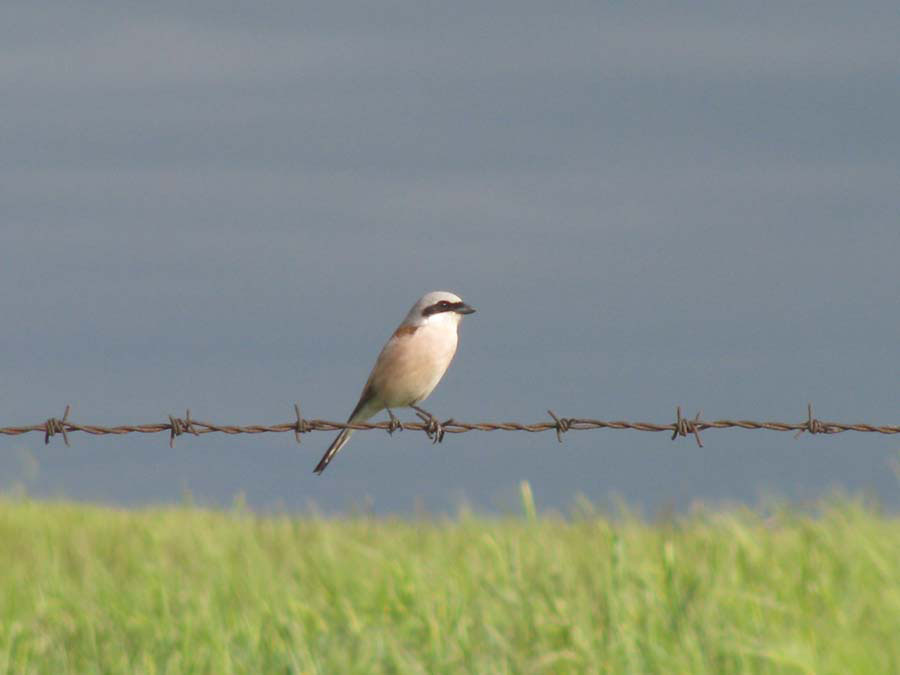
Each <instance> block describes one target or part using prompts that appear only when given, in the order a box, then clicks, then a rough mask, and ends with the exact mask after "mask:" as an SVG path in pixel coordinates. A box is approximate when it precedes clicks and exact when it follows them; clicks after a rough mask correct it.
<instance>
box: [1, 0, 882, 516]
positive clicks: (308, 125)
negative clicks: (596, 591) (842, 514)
mask: <svg viewBox="0 0 900 675" xmlns="http://www.w3.org/2000/svg"><path fill="white" fill-rule="evenodd" d="M0 11H2V14H3V16H2V21H0V91H2V92H3V104H2V115H0V144H2V145H0V203H2V205H3V208H2V212H0V246H2V248H0V285H2V288H3V289H4V292H3V293H2V295H0V316H3V318H4V321H3V330H2V332H0V373H2V382H3V386H2V387H0V410H2V413H0V424H2V425H4V426H5V425H15V424H25V423H35V422H39V421H41V420H43V419H45V418H46V417H48V416H51V415H60V414H61V412H62V409H63V408H64V406H65V404H66V403H71V404H72V405H73V412H72V417H73V419H76V420H77V421H81V422H93V423H100V424H115V423H125V422H133V423H141V422H150V421H155V420H159V421H164V420H166V418H167V416H168V415H169V414H177V415H182V414H183V413H184V410H185V409H186V408H188V407H190V408H191V410H192V412H193V415H194V416H195V417H196V418H198V419H209V420H211V421H217V422H226V423H259V422H283V421H288V420H290V419H291V417H292V416H293V411H292V405H293V402H294V401H295V400H296V401H299V402H300V403H301V405H302V407H303V410H304V412H305V414H306V415H308V416H310V417H321V418H326V419H343V418H345V417H346V415H347V414H348V412H349V411H350V409H351V408H352V407H353V405H354V404H355V402H356V398H357V397H358V395H359V390H360V388H361V386H362V384H363V382H364V380H365V377H366V374H367V373H368V370H369V368H370V367H371V364H372V362H373V359H374V357H375V355H376V354H377V353H378V350H379V349H380V348H381V345H382V344H383V342H384V340H385V339H386V337H387V336H388V335H389V334H390V333H391V331H392V330H393V328H394V327H395V325H396V323H397V322H398V321H399V320H400V319H401V318H402V317H403V316H404V314H405V313H406V311H407V310H408V309H409V306H410V305H411V304H412V303H413V302H414V301H415V300H416V299H417V298H418V297H419V296H420V295H421V294H422V293H424V292H426V291H429V290H437V289H446V290H452V291H455V292H457V293H459V294H460V295H462V296H463V297H464V298H465V299H466V300H467V301H469V302H470V303H471V304H473V305H475V306H476V307H478V309H479V312H478V313H477V314H475V315H474V316H472V317H470V318H468V319H467V320H466V321H465V322H464V324H463V326H462V335H461V343H460V349H459V352H458V354H457V358H456V361H455V362H454V365H453V367H452V368H451V369H450V371H449V373H448V375H447V376H446V377H445V379H444V381H443V382H442V383H441V385H440V386H439V387H438V389H437V390H436V391H435V393H434V394H433V395H432V397H431V398H430V399H429V400H428V401H427V402H426V404H427V407H428V408H429V409H430V410H433V411H434V412H435V413H436V414H438V415H439V416H440V417H442V418H445V417H451V416H452V417H455V418H456V419H461V420H467V421H481V420H491V421H494V420H516V421H523V422H525V421H537V420H541V419H545V418H546V417H547V416H546V412H545V411H546V410H547V408H552V409H553V410H555V411H556V412H557V413H558V414H561V415H566V416H584V417H598V418H602V419H629V420H648V421H656V422H667V421H670V420H671V419H672V418H673V417H674V409H675V406H676V405H678V404H680V405H682V406H683V407H684V408H685V411H686V412H689V413H691V414H693V413H694V412H696V410H698V409H701V410H702V411H703V416H704V417H705V418H707V419H714V418H720V417H742V418H750V419H778V420H788V421H799V420H800V419H802V418H803V417H805V406H806V403H807V401H812V402H813V403H814V404H815V406H816V413H817V415H818V416H819V417H821V418H823V419H835V420H839V421H869V422H873V423H886V424H887V423H891V424H897V423H898V421H900V407H898V400H900V396H898V382H900V366H898V349H897V344H898V333H900V312H898V309H900V294H898V290H900V270H898V254H900V189H898V186H900V134H898V132H897V120H898V119H900V87H898V86H897V83H898V82H900V42H898V40H897V35H898V34H900V9H898V7H897V5H896V3H893V2H884V3H877V2H860V3H852V4H851V3H815V4H809V3H803V4H801V3H794V4H786V3H763V4H759V3H757V4H755V5H753V6H752V7H751V6H747V7H741V8H736V7H732V6H728V7H726V6H724V5H722V4H721V3H689V4H687V5H684V6H681V7H679V8H678V9H677V10H676V9H673V8H671V7H669V6H668V5H667V4H664V3H659V4H658V5H654V4H642V5H641V6H640V7H638V6H635V5H631V4H624V3H610V4H608V5H604V4H601V3H595V2H584V3H577V2H576V3H555V4H553V3H523V2H515V3H513V2H498V3H474V2H472V3H468V2H463V3H453V4H452V5H449V4H447V3H422V2H408V1H400V2H393V3H382V4H381V5H380V6H379V7H378V8H377V11H375V9H374V7H373V6H372V5H371V4H368V5H367V4H364V3H360V4H351V3H327V4H325V3H323V4H322V6H321V8H320V9H318V10H316V9H308V8H306V7H303V6H301V5H300V4H298V3H293V2H290V3H288V2H285V3H265V5H261V6H257V5H254V6H252V7H250V6H238V5H229V4H223V3H221V2H215V3H212V2H210V3H191V5H190V7H189V8H185V7H183V6H182V3H154V4H152V5H147V4H146V3H134V4H129V3H121V2H118V3H99V2H98V3H81V4H79V5H78V6H77V7H75V6H73V5H65V4H63V3H59V4H54V3H47V4H43V5H35V4H34V3H15V2H14V3H6V4H5V5H4V9H3V10H0ZM404 414H405V415H406V417H409V415H408V414H406V413H404ZM330 440H331V439H330V435H328V434H324V433H317V434H310V435H308V436H306V437H305V438H304V442H303V444H302V446H300V447H299V448H298V447H297V446H296V445H294V443H293V438H292V436H291V435H290V434H285V435H281V436H265V437H264V436H255V437H224V436H206V437H203V438H199V439H195V438H182V439H180V440H179V442H178V443H177V445H176V448H175V449H174V450H170V449H169V448H168V446H167V439H166V437H165V436H164V435H158V436H152V437H142V438H138V437H136V436H128V437H122V438H115V437H103V438H95V437H88V436H85V435H80V434H79V435H74V436H72V443H73V447H72V448H70V449H67V448H65V447H64V446H63V444H62V442H61V441H54V442H53V443H52V444H51V445H50V446H49V447H45V446H44V445H43V438H42V437H41V436H39V435H37V434H34V435H29V436H23V437H18V438H12V437H0V475H2V478H0V486H2V487H3V488H6V489H9V488H11V487H12V486H15V485H17V484H24V485H25V486H26V488H27V490H28V491H29V492H30V493H32V494H35V495H42V496H46V495H50V496H67V497H72V498H78V499H91V500H99V501H104V502H112V503H123V504H142V503H148V502H161V501H173V500H176V501H177V500H180V499H181V498H182V494H183V493H184V492H185V491H190V492H192V493H193V494H194V496H195V498H196V499H197V500H198V501H201V502H207V503H228V502H230V501H231V499H232V498H233V496H234V495H235V494H237V493H239V492H244V493H245V494H246V496H247V499H248V501H249V502H250V503H251V504H254V505H257V506H260V507H266V508H268V507H276V508H277V507H286V508H297V507H303V506H305V505H307V504H308V503H310V502H315V503H317V504H319V505H320V506H321V507H322V508H324V509H326V510H331V509H338V508H346V507H350V506H353V505H354V504H360V503H362V502H364V501H366V500H367V499H369V500H371V501H372V502H373V503H374V508H375V510H376V511H377V512H381V513H386V512H393V511H400V512H405V511H409V510H410V509H412V508H413V504H414V503H415V500H416V498H417V497H420V498H421V499H422V500H423V502H424V504H425V505H426V506H427V507H428V508H430V509H434V510H447V509H450V510H452V509H454V508H455V507H456V505H457V504H458V503H459V502H460V501H462V500H467V501H469V502H470V503H473V504H475V505H477V506H479V507H481V508H489V509H505V508H509V507H510V506H511V505H512V504H513V503H514V500H515V496H514V495H515V489H516V488H515V486H516V485H517V483H518V481H520V480H522V479H528V480H530V481H531V483H532V485H533V488H534V490H535V494H536V498H537V500H538V503H539V504H540V505H544V506H550V507H557V508H565V507H567V506H568V505H570V504H571V503H572V501H573V499H574V497H575V495H576V494H578V493H582V494H585V495H587V496H588V497H589V498H591V499H593V500H595V501H597V502H599V503H601V504H603V503H606V500H607V499H608V498H609V497H610V496H611V495H619V496H622V497H624V498H625V500H626V501H627V502H629V503H630V504H632V505H635V506H637V507H640V508H642V509H644V510H645V511H646V512H653V511H655V510H657V509H659V508H664V507H669V506H675V507H676V508H681V507H684V506H685V505H687V504H690V503H691V502H692V501H694V500H702V501H707V502H721V501H741V502H748V503H755V502H756V501H757V500H758V499H759V498H760V497H761V496H765V495H776V496H782V497H787V498H791V499H799V500H806V499H811V498H815V497H817V496H820V495H823V494H829V493H830V492H831V491H832V490H833V489H834V488H836V487H837V488H840V489H844V490H846V491H849V492H852V493H868V494H873V495H876V496H878V497H879V498H880V499H881V500H882V501H883V502H884V503H885V504H887V505H889V506H891V507H892V508H897V507H898V506H900V489H898V478H897V476H896V475H895V474H894V472H893V471H892V470H891V461H892V460H896V459H897V457H898V444H900V441H898V439H897V438H896V437H888V436H881V435H877V436H876V435H873V436H868V435H862V434H843V435H838V436H835V437H817V438H809V437H803V438H800V439H799V440H794V439H793V437H792V436H791V435H790V434H776V433H768V432H743V431H720V432H716V431H709V432H707V433H706V434H705V437H704V440H705V445H706V447H705V448H703V449H698V448H697V447H696V446H695V445H694V444H693V441H691V440H684V439H681V440H679V441H678V442H676V443H672V442H670V441H669V439H668V437H667V436H665V435H663V434H647V433H638V432H621V431H608V432H585V433H574V432H573V433H570V434H568V435H567V436H566V437H565V442H564V443H563V444H562V445H559V444H557V442H556V439H555V436H554V435H553V434H538V435H527V436H526V435H519V434H510V433H501V432H498V433H493V434H478V433H471V434H465V435H457V436H452V437H449V438H448V439H447V440H446V441H445V442H444V443H443V444H442V445H439V446H431V445H429V444H428V443H427V441H426V439H424V438H423V437H422V435H421V434H415V433H405V434H399V435H394V437H393V438H388V437H387V435H385V434H380V433H374V432H369V433H365V434H358V435H357V436H355V437H354V439H353V441H352V443H351V444H350V445H348V446H347V448H346V449H345V450H344V451H343V452H342V453H341V455H340V456H339V457H338V458H337V460H335V462H334V463H333V464H332V466H330V467H329V469H328V471H327V472H326V473H325V475H324V476H323V477H321V478H319V477H315V476H313V475H312V473H311V471H312V468H313V466H314V465H315V463H316V461H317V460H318V458H319V456H320V455H321V453H322V452H323V450H324V448H325V447H327V445H328V443H329V442H330Z"/></svg>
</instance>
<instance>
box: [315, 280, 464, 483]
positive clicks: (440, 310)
mask: <svg viewBox="0 0 900 675" xmlns="http://www.w3.org/2000/svg"><path fill="white" fill-rule="evenodd" d="M474 311H475V310H474V309H472V308H471V307H469V305H467V304H466V303H464V302H463V301H462V300H461V299H460V298H459V297H458V296H456V295H454V294H453V293H448V292H446V291H434V292H432V293H426V294H425V295H423V296H422V298H421V299H420V300H419V301H418V302H417V303H416V304H415V305H413V307H412V309H411V310H409V314H407V315H406V318H405V319H403V322H402V323H401V324H400V325H399V326H398V327H397V330H395V331H394V334H393V335H391V337H390V339H389V340H388V341H387V344H386V345H385V346H384V348H383V349H382V350H381V353H380V354H379V355H378V360H377V361H375V366H374V367H373V368H372V372H371V374H370V375H369V379H368V381H367V382H366V386H365V387H363V390H362V395H361V396H360V397H359V403H357V404H356V407H355V408H354V409H353V412H352V413H350V417H349V419H348V420H347V423H348V424H351V423H355V422H365V421H366V420H368V419H369V418H370V417H372V416H373V415H375V414H376V413H378V412H380V411H382V410H385V409H387V411H388V414H389V415H390V416H391V419H392V420H393V419H394V415H393V413H392V412H391V408H402V407H405V406H409V407H412V408H415V409H416V410H418V411H419V412H421V413H423V414H425V415H427V416H428V417H430V415H429V414H428V413H425V411H424V410H422V409H421V408H418V407H417V406H416V403H418V402H420V401H422V400H424V399H425V398H427V396H428V395H429V394H430V393H431V392H432V391H433V390H434V388H435V387H436V386H437V383H438V382H440V381H441V378H442V377H443V376H444V373H445V372H447V367H448V366H449V365H450V361H452V360H453V355H454V354H455V353H456V342H457V331H456V329H457V326H459V322H460V321H461V320H462V317H463V315H464V314H471V313H472V312H474ZM432 419H433V418H432ZM351 435H353V429H344V430H343V431H341V433H339V434H338V435H337V438H335V439H334V442H333V443H332V444H331V446H330V447H329V448H328V450H327V451H326V452H325V454H324V455H323V456H322V459H321V460H320V461H319V464H318V465H317V466H316V468H315V473H318V474H321V473H322V472H323V471H324V470H325V467H326V466H328V463H329V462H330V461H331V460H332V459H334V456H335V455H336V454H337V453H338V452H339V451H340V449H341V448H343V447H344V445H345V444H346V443H347V441H348V440H350V436H351Z"/></svg>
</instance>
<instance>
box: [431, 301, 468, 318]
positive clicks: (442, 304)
mask: <svg viewBox="0 0 900 675" xmlns="http://www.w3.org/2000/svg"><path fill="white" fill-rule="evenodd" d="M462 306H463V303H462V302H447V301H446V300H440V301H438V302H436V303H434V304H433V305H429V306H428V307H426V308H425V309H423V310H422V316H431V315H432V314H439V313H441V312H453V311H455V310H457V309H459V308H460V307H462Z"/></svg>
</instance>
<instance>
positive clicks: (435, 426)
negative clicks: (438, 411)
mask: <svg viewBox="0 0 900 675" xmlns="http://www.w3.org/2000/svg"><path fill="white" fill-rule="evenodd" d="M409 407H410V408H412V409H413V410H415V411H416V415H418V416H419V417H420V418H421V419H422V421H423V422H425V424H426V425H427V426H426V427H425V433H426V434H427V435H428V438H430V439H431V442H432V443H440V442H441V441H443V440H444V426H443V425H442V424H441V423H440V422H439V421H438V418H437V417H435V416H434V415H432V414H431V413H430V412H428V411H427V410H423V409H422V408H420V407H419V406H417V405H410V406H409Z"/></svg>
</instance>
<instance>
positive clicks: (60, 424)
mask: <svg viewBox="0 0 900 675" xmlns="http://www.w3.org/2000/svg"><path fill="white" fill-rule="evenodd" d="M68 420H69V406H68V405H66V411H65V412H64V413H63V417H62V419H61V420H58V419H56V418H55V417H50V418H49V419H48V420H47V421H46V422H44V445H47V444H49V443H50V438H51V437H52V436H55V435H56V434H62V437H63V441H64V442H65V444H66V447H69V434H68V432H67V430H66V422H68Z"/></svg>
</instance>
